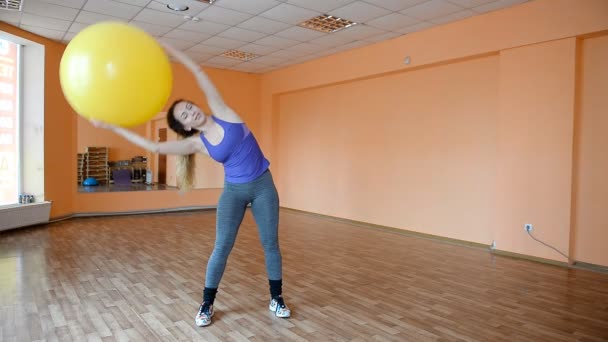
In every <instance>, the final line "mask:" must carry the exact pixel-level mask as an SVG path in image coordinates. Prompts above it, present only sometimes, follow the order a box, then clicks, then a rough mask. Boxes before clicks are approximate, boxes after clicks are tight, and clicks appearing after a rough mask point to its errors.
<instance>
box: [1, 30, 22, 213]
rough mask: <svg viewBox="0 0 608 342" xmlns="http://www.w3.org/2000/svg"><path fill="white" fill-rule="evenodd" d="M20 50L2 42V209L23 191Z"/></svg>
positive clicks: (13, 202)
mask: <svg viewBox="0 0 608 342" xmlns="http://www.w3.org/2000/svg"><path fill="white" fill-rule="evenodd" d="M19 59H20V47H19V45H18V44H15V43H12V42H10V41H8V40H4V39H0V206H2V205H8V204H15V203H17V202H18V193H19V192H20V190H21V189H20V178H21V177H20V175H21V169H20V164H21V157H20V155H21V153H20V144H19V140H20V125H19V122H20V101H19V100H20V91H19V87H20V81H21V80H20V70H19V67H20V65H19Z"/></svg>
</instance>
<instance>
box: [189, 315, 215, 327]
mask: <svg viewBox="0 0 608 342" xmlns="http://www.w3.org/2000/svg"><path fill="white" fill-rule="evenodd" d="M214 314H215V312H212V313H211V317H209V323H199V322H198V321H197V319H196V318H194V324H196V326H197V327H206V326H208V325H209V324H211V318H213V315H214Z"/></svg>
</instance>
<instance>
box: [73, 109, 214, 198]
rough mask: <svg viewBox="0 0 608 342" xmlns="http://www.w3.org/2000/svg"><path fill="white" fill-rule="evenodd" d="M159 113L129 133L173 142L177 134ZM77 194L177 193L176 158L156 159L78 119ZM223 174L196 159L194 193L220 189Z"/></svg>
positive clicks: (206, 160)
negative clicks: (162, 191) (158, 191)
mask: <svg viewBox="0 0 608 342" xmlns="http://www.w3.org/2000/svg"><path fill="white" fill-rule="evenodd" d="M165 116H166V113H159V114H158V115H157V116H156V117H154V118H153V119H152V120H150V121H149V122H148V123H146V124H144V125H140V126H137V127H131V128H129V129H130V130H131V131H133V132H135V133H137V134H139V135H141V136H143V137H146V138H148V139H150V140H155V141H174V140H177V134H176V133H175V132H173V131H172V130H171V129H170V128H168V126H167V120H166V117H165ZM77 120H78V123H77V130H78V136H77V146H78V147H77V152H78V154H77V156H76V158H77V160H78V162H77V167H78V170H77V172H78V177H77V178H78V180H77V181H78V192H122V191H153V190H174V189H177V177H176V162H177V156H172V155H159V154H156V153H150V152H148V151H146V150H145V149H142V148H140V147H139V146H137V145H135V144H133V143H131V142H129V141H128V140H126V139H124V138H122V137H121V136H119V135H117V134H115V133H113V132H111V131H108V130H105V129H100V128H96V127H94V126H93V125H91V124H90V123H89V122H88V121H87V120H86V119H84V118H82V117H81V116H78V119H77ZM223 186H224V170H223V167H222V165H221V164H220V163H217V162H215V161H214V160H212V159H211V158H210V157H208V156H205V155H202V154H197V155H196V157H195V177H194V186H193V188H194V189H213V188H223Z"/></svg>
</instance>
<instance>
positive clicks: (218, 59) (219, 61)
mask: <svg viewBox="0 0 608 342" xmlns="http://www.w3.org/2000/svg"><path fill="white" fill-rule="evenodd" d="M206 63H208V64H215V65H222V66H232V65H237V64H240V63H243V61H241V60H238V59H234V58H230V57H224V56H215V57H212V58H209V59H208V60H207V61H206Z"/></svg>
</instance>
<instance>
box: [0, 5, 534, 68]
mask: <svg viewBox="0 0 608 342" xmlns="http://www.w3.org/2000/svg"><path fill="white" fill-rule="evenodd" d="M21 1H22V8H21V11H11V10H5V9H0V20H2V21H6V22H8V23H10V24H13V25H15V26H18V27H20V28H22V29H24V30H26V31H30V32H33V33H36V34H39V35H41V36H44V37H47V38H50V39H54V40H57V41H63V42H66V43H67V42H69V41H70V39H72V38H73V37H74V36H75V35H76V34H77V33H78V32H79V31H80V30H82V29H83V28H85V27H87V26H88V25H90V24H94V23H96V22H99V21H104V20H120V21H124V22H129V23H131V24H133V25H136V26H139V27H140V28H142V29H144V30H145V31H147V32H148V33H150V34H151V35H153V36H155V37H157V38H159V39H160V40H163V41H167V42H168V43H170V44H172V45H173V46H175V47H177V48H179V49H181V50H182V51H185V52H186V53H187V54H188V55H189V56H191V57H192V58H193V59H194V60H195V61H197V62H199V63H200V64H202V65H206V66H211V67H216V68H222V69H232V70H238V71H244V72H253V73H263V72H268V71H271V70H276V69H280V68H282V67H285V66H288V65H292V64H298V63H301V62H304V61H307V60H312V59H315V58H319V57H322V56H326V55H330V54H334V53H337V52H340V51H344V50H348V49H353V48H357V47H361V46H364V45H369V44H373V43H376V42H380V41H383V40H388V39H392V38H395V37H398V36H401V35H404V34H408V33H412V32H415V31H420V30H424V29H427V28H429V27H432V26H435V25H442V24H446V23H449V22H453V21H457V20H461V19H464V18H467V17H471V16H475V15H479V14H482V13H487V12H490V11H495V10H499V9H502V8H505V7H510V6H513V5H517V4H520V3H523V2H526V1H527V0H365V1H360V0H216V1H215V2H214V3H213V4H211V5H209V4H207V3H205V2H202V1H197V0H159V1H157V0H21ZM0 2H1V1H0ZM167 4H180V5H186V6H188V7H189V9H188V10H186V11H183V12H176V11H173V10H171V9H169V8H167ZM322 14H327V15H333V16H336V17H340V18H344V19H348V20H350V21H353V22H356V23H357V24H356V25H353V26H350V27H348V28H345V29H342V30H339V31H337V32H333V33H323V32H319V31H315V30H311V29H308V28H303V27H300V26H298V24H299V23H301V22H303V21H305V20H308V19H310V18H313V17H316V16H319V15H322ZM188 18H194V20H192V19H188ZM233 49H235V50H239V51H243V52H247V53H253V54H256V55H258V57H256V58H254V59H251V60H248V61H242V60H239V59H235V58H230V57H225V56H222V54H223V53H224V52H226V51H227V50H233Z"/></svg>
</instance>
